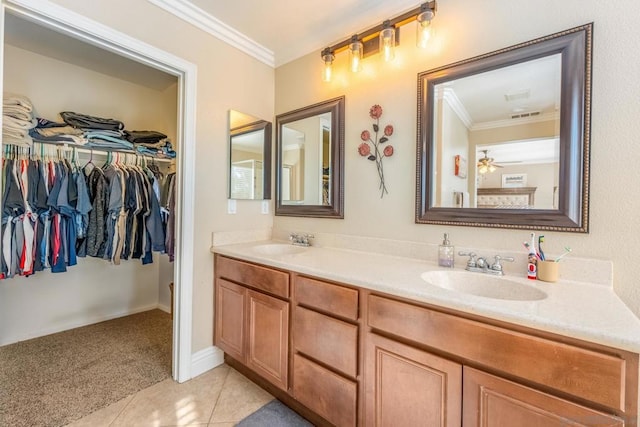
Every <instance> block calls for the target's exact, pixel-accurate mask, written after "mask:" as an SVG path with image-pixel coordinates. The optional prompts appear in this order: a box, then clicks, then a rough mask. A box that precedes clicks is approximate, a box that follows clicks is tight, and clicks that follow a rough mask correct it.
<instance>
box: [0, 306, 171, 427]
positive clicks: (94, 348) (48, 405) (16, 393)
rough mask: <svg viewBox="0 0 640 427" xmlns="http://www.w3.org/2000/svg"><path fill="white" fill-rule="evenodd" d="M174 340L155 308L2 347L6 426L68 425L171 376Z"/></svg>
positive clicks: (0, 399)
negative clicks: (172, 344) (172, 343)
mask: <svg viewBox="0 0 640 427" xmlns="http://www.w3.org/2000/svg"><path fill="white" fill-rule="evenodd" d="M171 342H172V322H171V315H169V314H168V313H165V312H163V311H160V310H151V311H147V312H143V313H138V314H134V315H131V316H126V317H121V318H118V319H114V320H109V321H106V322H101V323H96V324H94V325H90V326H84V327H81V328H77V329H72V330H69V331H64V332H60V333H57V334H52V335H48V336H45V337H40V338H35V339H31V340H27V341H21V342H18V343H15V344H10V345H7V346H4V347H0V426H12V427H22V426H43V427H57V426H63V425H66V424H68V423H70V422H71V421H74V420H77V419H79V418H81V417H83V416H85V415H88V414H90V413H92V412H94V411H96V410H97V409H100V408H103V407H105V406H107V405H109V404H111V403H114V402H117V401H119V400H120V399H122V398H124V397H126V396H129V395H130V394H133V393H135V392H137V391H139V390H142V389H143V388H146V387H149V386H151V385H153V384H155V383H158V382H160V381H162V380H164V379H166V378H169V377H170V376H171Z"/></svg>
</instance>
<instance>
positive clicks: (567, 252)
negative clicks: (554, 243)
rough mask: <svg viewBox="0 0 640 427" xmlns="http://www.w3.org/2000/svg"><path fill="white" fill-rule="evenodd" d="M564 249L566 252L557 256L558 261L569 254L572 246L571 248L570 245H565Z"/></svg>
mask: <svg viewBox="0 0 640 427" xmlns="http://www.w3.org/2000/svg"><path fill="white" fill-rule="evenodd" d="M564 251H565V252H564V253H563V254H562V255H560V256H559V257H558V258H556V262H558V261H560V259H561V258H562V257H564V256H565V255H568V254H569V252H571V248H570V247H569V246H565V247H564Z"/></svg>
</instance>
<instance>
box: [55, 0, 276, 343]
mask: <svg viewBox="0 0 640 427" xmlns="http://www.w3.org/2000/svg"><path fill="white" fill-rule="evenodd" d="M54 2H55V3H58V4H60V5H61V6H63V7H66V8H68V9H72V10H74V11H75V12H78V13H80V14H83V15H85V16H87V17H89V18H91V19H94V20H96V21H98V22H101V23H103V24H105V25H108V26H109V27H111V28H114V29H116V30H118V31H121V32H123V33H126V34H128V35H130V36H132V37H135V38H137V39H139V40H142V41H144V42H146V43H149V44H151V45H153V46H155V47H157V48H159V49H162V50H165V51H167V52H169V53H172V54H174V55H176V56H179V57H181V58H183V59H185V60H187V61H190V62H192V63H194V64H195V65H196V66H197V67H198V70H197V75H198V80H197V105H196V110H197V111H196V125H197V129H196V143H195V146H194V147H188V149H193V150H195V152H196V188H195V203H196V206H195V212H196V216H195V221H194V225H195V231H196V233H195V240H194V242H193V253H194V260H193V262H194V272H193V278H194V283H193V344H192V348H193V351H194V352H196V351H198V350H202V349H204V348H206V347H208V346H210V345H212V343H213V257H212V256H211V253H210V252H209V248H210V247H211V232H212V231H216V230H243V229H246V228H247V226H250V227H251V228H255V229H261V228H265V227H270V226H271V225H272V217H271V216H270V215H262V214H260V201H252V200H238V201H237V212H238V213H237V214H235V215H228V214H227V213H226V210H227V161H228V153H227V128H228V124H229V119H228V111H229V109H231V108H233V109H236V110H238V111H242V112H244V113H247V114H250V115H252V116H255V117H260V118H265V119H267V120H271V119H272V118H273V116H274V110H273V105H274V80H273V78H274V71H273V69H272V68H270V67H268V66H267V65H264V64H263V63H261V62H259V61H258V60H256V59H254V58H252V57H249V56H248V55H246V54H244V53H242V52H240V51H239V50H237V49H235V48H233V47H231V46H229V45H228V44H226V43H223V42H222V41H220V40H218V39H216V38H215V37H213V36H211V35H209V34H207V33H204V32H203V31H201V30H199V29H197V28H196V27H193V26H191V25H189V24H187V23H186V22H184V21H182V20H180V19H178V18H176V17H175V16H173V15H171V14H169V13H168V12H165V11H164V10H162V9H160V8H158V7H156V6H154V5H153V4H151V3H149V2H147V1H135V2H134V4H133V5H132V2H131V1H130V0H111V1H91V2H88V1H85V0H54Z"/></svg>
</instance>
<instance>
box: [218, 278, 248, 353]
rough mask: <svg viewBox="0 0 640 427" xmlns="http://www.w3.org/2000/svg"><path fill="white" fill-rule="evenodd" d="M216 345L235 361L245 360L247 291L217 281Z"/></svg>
mask: <svg viewBox="0 0 640 427" xmlns="http://www.w3.org/2000/svg"><path fill="white" fill-rule="evenodd" d="M215 291H216V292H215V299H216V304H215V332H214V343H215V345H216V346H218V347H220V348H221V349H222V350H223V351H224V352H225V353H227V354H228V355H229V356H231V357H233V358H234V359H236V360H238V361H240V362H244V360H245V350H244V342H245V312H246V311H245V296H246V293H247V289H246V288H245V287H243V286H238V285H236V284H235V283H231V282H228V281H226V280H224V279H220V278H218V279H216V289H215Z"/></svg>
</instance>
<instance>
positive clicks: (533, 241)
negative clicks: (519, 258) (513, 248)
mask: <svg viewBox="0 0 640 427" xmlns="http://www.w3.org/2000/svg"><path fill="white" fill-rule="evenodd" d="M529 250H530V251H531V252H530V253H531V254H533V255H535V256H536V258H538V259H539V260H542V257H541V256H540V254H539V253H538V251H536V233H531V244H530V247H529Z"/></svg>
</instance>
